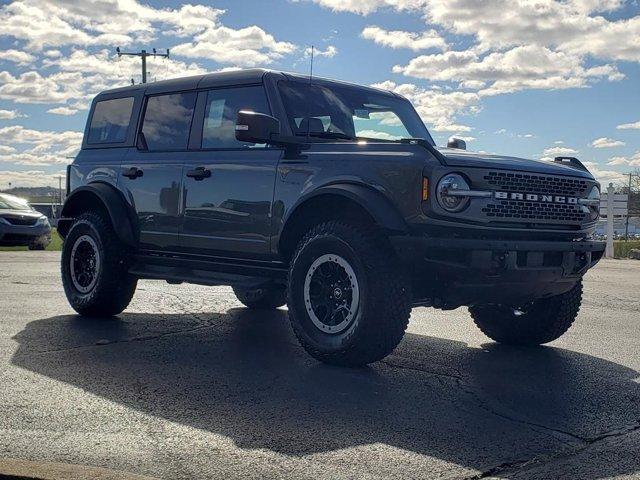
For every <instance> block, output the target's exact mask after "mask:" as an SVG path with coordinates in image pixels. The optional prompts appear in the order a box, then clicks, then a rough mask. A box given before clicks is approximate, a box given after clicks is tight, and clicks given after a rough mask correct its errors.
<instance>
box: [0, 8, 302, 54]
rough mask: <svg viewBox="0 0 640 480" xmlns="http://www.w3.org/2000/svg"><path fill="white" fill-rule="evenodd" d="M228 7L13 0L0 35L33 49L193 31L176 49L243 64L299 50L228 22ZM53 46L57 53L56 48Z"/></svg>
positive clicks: (1, 15) (0, 19)
mask: <svg viewBox="0 0 640 480" xmlns="http://www.w3.org/2000/svg"><path fill="white" fill-rule="evenodd" d="M224 13H225V11H224V10H221V9H216V8H212V7H209V6H207V5H191V4H187V5H182V6H180V8H174V9H172V8H153V7H150V6H148V5H144V4H142V3H139V2H138V1H137V0H97V1H91V2H88V1H87V2H84V1H83V2H80V1H66V2H50V1H47V0H15V1H13V2H11V3H9V4H7V5H5V6H3V7H2V8H0V36H7V37H13V38H15V39H17V40H21V41H24V42H26V45H27V48H28V49H30V50H33V51H40V50H43V49H45V48H47V47H60V46H65V45H78V46H91V45H99V46H104V45H113V46H114V47H115V46H116V45H119V46H127V45H133V44H135V45H138V44H145V43H149V42H151V41H152V40H154V38H155V37H156V36H157V35H158V34H163V35H173V36H178V37H192V38H191V40H192V41H191V42H187V43H180V44H178V45H176V46H174V47H173V48H172V51H173V53H175V54H176V55H181V56H185V57H191V58H208V59H212V60H215V61H217V62H220V63H224V64H232V65H239V66H254V65H259V64H265V63H271V62H273V61H274V60H276V59H279V58H281V57H282V56H283V55H286V54H290V53H292V52H293V51H295V49H296V47H295V45H293V44H291V43H288V42H283V41H277V40H275V38H274V37H273V35H271V34H270V33H268V32H266V31H264V30H263V29H262V28H260V27H258V26H256V25H252V26H248V27H245V28H240V29H233V28H229V27H226V26H224V25H223V24H222V23H221V22H220V17H221V16H222V15H223V14H224ZM49 52H50V53H49V55H50V56H54V57H55V56H57V55H56V53H55V52H56V50H55V49H53V50H49Z"/></svg>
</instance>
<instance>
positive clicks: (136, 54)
mask: <svg viewBox="0 0 640 480" xmlns="http://www.w3.org/2000/svg"><path fill="white" fill-rule="evenodd" d="M116 52H117V53H118V56H119V57H121V56H123V55H125V56H129V57H140V58H141V59H142V83H147V57H164V58H169V49H168V48H167V53H157V52H156V49H155V48H154V49H153V50H152V53H149V52H147V51H146V50H141V51H140V52H121V51H120V47H118V48H116Z"/></svg>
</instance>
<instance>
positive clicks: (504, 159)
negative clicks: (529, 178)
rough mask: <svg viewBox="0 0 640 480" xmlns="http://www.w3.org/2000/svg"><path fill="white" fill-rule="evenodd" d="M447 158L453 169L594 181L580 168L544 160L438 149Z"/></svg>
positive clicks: (454, 149) (453, 149) (591, 176)
mask: <svg viewBox="0 0 640 480" xmlns="http://www.w3.org/2000/svg"><path fill="white" fill-rule="evenodd" d="M436 149H437V150H438V151H439V152H440V153H441V154H442V155H443V156H444V157H445V160H446V162H447V165H449V166H452V167H482V168H495V169H499V170H519V171H523V172H533V173H546V174H549V175H570V176H572V177H583V178H588V179H590V180H593V175H591V174H590V173H589V172H585V171H584V170H580V169H579V168H575V167H571V166H569V165H561V164H559V163H554V162H547V161H543V160H528V159H526V158H518V157H508V156H503V155H490V154H488V153H478V152H469V151H467V150H458V149H456V148H444V147H436Z"/></svg>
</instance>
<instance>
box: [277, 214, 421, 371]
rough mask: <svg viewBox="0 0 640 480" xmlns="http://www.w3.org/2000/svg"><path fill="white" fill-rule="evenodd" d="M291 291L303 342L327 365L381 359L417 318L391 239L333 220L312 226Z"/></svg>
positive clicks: (296, 258) (297, 257)
mask: <svg viewBox="0 0 640 480" xmlns="http://www.w3.org/2000/svg"><path fill="white" fill-rule="evenodd" d="M288 291H289V299H288V304H289V318H290V320H291V325H292V327H293V330H294V332H295V334H296V336H297V338H298V340H299V342H300V344H301V345H302V346H303V347H304V348H305V350H306V351H307V352H308V353H309V354H310V355H312V356H313V357H315V358H316V359H318V360H320V361H322V362H325V363H330V364H335V365H345V366H361V365H366V364H368V363H372V362H375V361H377V360H380V359H382V358H384V357H385V356H387V355H388V354H389V353H391V352H392V351H393V349H394V348H395V347H396V346H397V345H398V343H399V342H400V340H401V339H402V337H403V335H404V331H405V329H406V328H407V323H408V321H409V313H410V298H411V297H410V293H409V288H408V284H407V282H406V281H405V279H404V278H403V276H402V274H401V272H400V271H399V269H398V267H397V264H396V262H394V256H393V252H392V251H391V247H390V246H389V245H388V243H387V242H386V241H385V238H384V237H382V236H381V235H380V234H379V233H378V232H376V231H375V230H372V229H368V228H367V227H356V226H353V225H350V224H346V223H342V222H338V221H332V222H326V223H322V224H320V225H318V226H316V227H314V228H313V229H312V230H311V231H309V232H308V233H307V234H306V235H305V237H304V238H303V239H302V241H301V242H300V244H299V245H298V248H297V250H296V252H295V254H294V255H293V259H292V260H291V265H290V270H289V288H288Z"/></svg>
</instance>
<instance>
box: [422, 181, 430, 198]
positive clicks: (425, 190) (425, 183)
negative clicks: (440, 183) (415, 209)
mask: <svg viewBox="0 0 640 480" xmlns="http://www.w3.org/2000/svg"><path fill="white" fill-rule="evenodd" d="M426 200H429V179H428V178H427V177H422V201H423V202H424V201H426Z"/></svg>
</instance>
